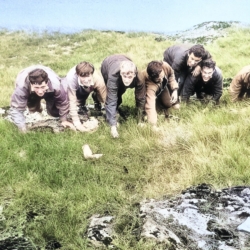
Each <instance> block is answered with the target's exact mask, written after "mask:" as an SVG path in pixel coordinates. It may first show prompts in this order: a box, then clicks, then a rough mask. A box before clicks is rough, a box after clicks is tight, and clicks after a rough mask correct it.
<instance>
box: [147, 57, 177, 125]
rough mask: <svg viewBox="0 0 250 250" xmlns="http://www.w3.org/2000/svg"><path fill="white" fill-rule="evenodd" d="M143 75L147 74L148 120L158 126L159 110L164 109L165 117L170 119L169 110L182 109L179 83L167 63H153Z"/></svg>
mask: <svg viewBox="0 0 250 250" xmlns="http://www.w3.org/2000/svg"><path fill="white" fill-rule="evenodd" d="M142 73H143V74H146V77H145V79H146V80H145V84H146V104H145V111H146V114H147V120H148V122H149V123H151V124H152V125H154V126H156V124H157V109H163V110H164V113H165V117H166V118H168V116H169V112H168V110H169V108H171V107H173V108H174V109H179V108H180V105H179V101H178V83H177V82H176V80H175V75H174V71H173V69H172V68H171V67H170V66H169V64H168V63H166V62H162V61H152V62H150V63H149V64H148V66H147V69H146V70H144V71H143V72H142Z"/></svg>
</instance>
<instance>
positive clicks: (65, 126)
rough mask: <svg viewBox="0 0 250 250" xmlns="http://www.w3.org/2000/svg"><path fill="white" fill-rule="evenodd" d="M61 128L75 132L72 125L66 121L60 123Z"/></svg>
mask: <svg viewBox="0 0 250 250" xmlns="http://www.w3.org/2000/svg"><path fill="white" fill-rule="evenodd" d="M61 124H62V126H63V127H64V128H67V127H68V128H70V129H71V130H74V131H76V128H75V126H74V125H73V123H71V122H68V121H62V123H61Z"/></svg>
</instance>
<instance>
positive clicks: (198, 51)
mask: <svg viewBox="0 0 250 250" xmlns="http://www.w3.org/2000/svg"><path fill="white" fill-rule="evenodd" d="M191 53H193V54H194V56H196V57H199V58H202V59H203V58H204V57H205V56H206V54H207V53H206V50H205V49H204V47H203V46H202V45H200V44H196V45H194V46H193V47H191V48H190V49H189V54H191Z"/></svg>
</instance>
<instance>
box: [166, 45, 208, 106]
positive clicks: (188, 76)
mask: <svg viewBox="0 0 250 250" xmlns="http://www.w3.org/2000/svg"><path fill="white" fill-rule="evenodd" d="M163 57H164V59H163V61H165V62H167V63H168V64H169V65H170V66H171V67H172V69H173V70H174V74H175V79H176V81H178V84H179V89H178V92H179V93H178V94H179V96H181V100H182V101H183V102H188V100H189V97H190V95H191V93H190V87H192V85H193V84H194V82H195V81H196V80H197V76H199V75H200V73H201V62H202V61H203V60H206V59H209V58H211V55H210V53H209V52H208V51H206V50H205V48H204V47H203V46H202V45H200V44H196V45H189V44H180V45H173V46H171V47H169V48H168V49H166V50H165V51H164V54H163Z"/></svg>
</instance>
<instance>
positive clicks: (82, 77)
mask: <svg viewBox="0 0 250 250" xmlns="http://www.w3.org/2000/svg"><path fill="white" fill-rule="evenodd" d="M94 71H95V68H94V66H93V65H92V64H91V63H89V62H85V61H84V62H80V63H79V64H78V65H77V66H76V74H77V76H78V79H79V81H80V83H81V84H82V85H83V87H86V88H88V87H90V86H91V85H94V79H93V73H94Z"/></svg>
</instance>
